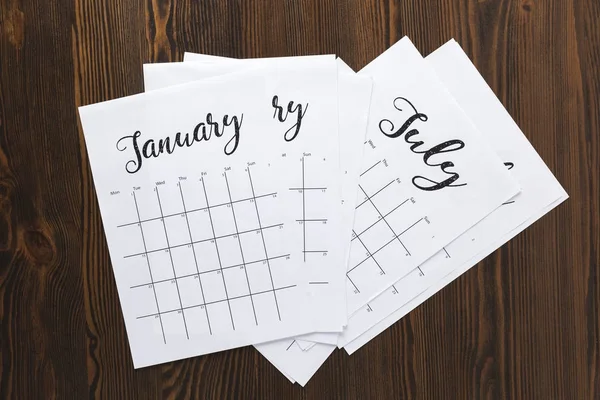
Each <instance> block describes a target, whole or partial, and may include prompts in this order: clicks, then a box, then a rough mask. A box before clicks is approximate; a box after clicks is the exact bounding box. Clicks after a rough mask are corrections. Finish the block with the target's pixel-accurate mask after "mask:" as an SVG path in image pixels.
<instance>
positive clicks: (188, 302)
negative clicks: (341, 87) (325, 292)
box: [80, 78, 319, 367]
mask: <svg viewBox="0 0 600 400" xmlns="http://www.w3.org/2000/svg"><path fill="white" fill-rule="evenodd" d="M265 88H266V84H265V80H264V79H260V78H256V79H228V80H220V81H214V82H208V83H198V84H191V85H189V86H187V87H186V89H185V90H181V89H180V88H176V89H172V90H171V89H166V90H164V91H156V92H151V93H147V94H142V95H136V96H132V97H129V98H124V99H119V100H115V101H111V102H106V103H100V104H96V105H92V106H87V107H82V108H80V117H81V121H82V126H83V130H84V134H85V138H86V144H87V148H88V153H89V156H90V162H91V166H92V172H93V176H94V183H95V185H96V190H97V194H98V200H99V204H100V208H101V212H102V216H103V223H104V228H105V232H106V237H107V241H108V244H109V248H110V253H111V259H112V263H113V269H114V273H115V277H116V281H117V286H118V289H119V296H120V299H121V304H122V309H123V314H124V318H125V322H126V326H127V331H128V336H129V341H130V346H131V351H132V355H133V359H134V364H135V365H136V367H142V366H146V365H152V364H156V363H160V362H165V361H170V360H174V359H179V358H183V357H188V356H191V355H198V354H204V353H210V352H214V351H219V350H223V349H226V348H232V347H239V346H243V345H247V344H252V343H258V342H265V341H269V340H274V339H278V338H282V337H289V336H293V335H298V334H303V333H307V332H312V331H314V330H315V329H318V328H319V327H318V326H314V324H313V315H312V314H313V313H311V312H310V310H309V309H307V308H306V307H302V305H303V304H306V302H307V301H308V299H309V294H308V284H307V282H305V281H303V280H301V279H300V278H299V275H298V273H297V272H298V269H297V268H296V267H295V265H297V264H295V263H294V262H293V259H292V257H291V254H290V252H289V247H287V246H286V243H285V240H284V238H285V237H286V234H285V229H287V228H288V227H287V226H286V224H285V221H284V217H283V215H284V213H283V212H281V207H280V206H279V204H280V201H279V200H280V196H282V194H281V188H282V187H284V186H285V183H282V182H283V177H281V176H279V175H278V173H277V168H275V167H274V165H273V164H271V162H270V161H269V156H268V155H269V154H273V153H274V152H275V151H274V149H277V146H278V145H279V143H280V142H282V141H283V140H281V138H279V136H278V134H279V133H280V130H281V129H280V127H279V126H278V125H274V124H273V121H272V119H271V114H272V111H271V107H272V105H271V98H270V97H269V96H268V95H267V91H266V90H265ZM207 93H210V95H207ZM269 126H275V127H276V129H274V130H273V131H269V129H268V127H269ZM275 153H278V151H277V152H275ZM298 165H299V168H300V165H301V160H300V159H298Z"/></svg>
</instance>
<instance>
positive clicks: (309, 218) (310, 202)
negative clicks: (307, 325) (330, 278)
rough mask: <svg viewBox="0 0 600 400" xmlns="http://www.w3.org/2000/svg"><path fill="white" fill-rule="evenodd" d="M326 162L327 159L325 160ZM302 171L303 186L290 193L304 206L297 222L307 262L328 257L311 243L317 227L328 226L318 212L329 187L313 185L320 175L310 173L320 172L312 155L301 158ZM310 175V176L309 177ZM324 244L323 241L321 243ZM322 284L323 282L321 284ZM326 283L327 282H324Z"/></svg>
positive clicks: (303, 255)
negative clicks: (312, 257) (299, 226)
mask: <svg viewBox="0 0 600 400" xmlns="http://www.w3.org/2000/svg"><path fill="white" fill-rule="evenodd" d="M323 161H325V159H323ZM311 162H312V163H313V164H314V165H313V166H312V168H309V167H308V164H309V163H311ZM300 169H301V178H302V179H301V184H300V185H297V186H295V187H291V188H289V190H290V191H293V192H296V193H298V194H299V195H301V199H300V202H301V204H302V211H301V212H302V214H301V218H298V219H296V222H297V223H298V224H300V225H301V226H302V257H303V260H304V262H306V257H307V255H314V254H320V255H327V252H328V250H327V249H324V248H322V247H312V246H313V245H314V244H313V243H314V242H318V241H313V243H310V244H308V243H309V242H310V238H311V236H312V237H317V235H316V229H314V228H315V225H317V224H318V225H324V224H327V218H323V217H322V215H319V211H320V210H319V211H315V210H318V209H319V207H318V205H319V203H320V200H321V199H319V198H318V194H324V193H326V192H327V186H325V185H320V184H313V179H318V175H317V174H316V173H315V174H309V172H308V171H318V161H317V159H316V157H313V156H312V155H311V154H310V153H305V154H304V155H303V156H302V158H300ZM309 175H310V176H309ZM321 242H322V241H321ZM319 283H321V282H319ZM323 283H326V282H323Z"/></svg>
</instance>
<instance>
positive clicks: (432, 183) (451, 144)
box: [379, 97, 466, 191]
mask: <svg viewBox="0 0 600 400" xmlns="http://www.w3.org/2000/svg"><path fill="white" fill-rule="evenodd" d="M398 102H402V103H405V104H408V105H409V106H410V107H411V108H412V110H413V111H414V114H413V115H411V116H410V117H409V118H408V119H407V120H406V121H405V122H404V124H402V126H401V127H400V128H399V129H397V130H395V127H394V123H393V122H392V121H390V120H389V119H383V120H381V121H380V122H379V130H380V131H381V133H383V134H384V135H385V136H387V137H389V138H398V137H400V136H402V135H403V134H404V141H405V142H406V143H408V144H410V145H411V146H410V150H411V151H412V152H413V153H415V154H423V162H424V163H425V164H426V165H428V166H430V167H440V169H441V170H442V171H443V172H444V173H445V174H447V175H450V177H449V178H447V179H445V180H443V181H441V182H438V181H436V180H433V179H429V178H426V177H424V176H420V175H417V176H415V177H413V178H412V183H413V185H415V186H416V187H417V188H419V189H421V190H426V191H433V190H440V189H443V188H445V187H459V186H465V185H466V183H455V182H456V181H457V180H458V179H459V178H460V176H459V174H458V173H457V172H453V171H449V170H448V168H451V167H454V163H453V162H451V161H444V162H441V163H433V162H431V161H430V159H431V157H432V156H434V155H436V154H440V153H450V152H453V151H458V150H460V149H462V148H463V147H465V143H464V142H463V141H461V140H458V139H453V140H447V141H445V142H443V143H440V144H438V145H435V146H433V147H431V148H430V149H429V150H419V148H421V146H423V145H424V142H423V141H420V140H415V139H416V138H414V136H416V135H418V134H419V131H418V130H417V129H411V130H409V131H408V132H407V130H408V128H409V127H410V126H411V125H412V124H413V123H414V122H415V121H417V120H418V121H421V122H427V120H428V117H427V115H425V114H423V113H420V112H418V111H417V109H416V108H415V106H413V104H412V103H411V102H410V101H408V100H407V99H405V98H404V97H396V98H395V99H394V108H395V109H396V110H398V111H402V108H400V106H399V105H398V104H397V103H398ZM384 125H388V127H389V129H385V126H384Z"/></svg>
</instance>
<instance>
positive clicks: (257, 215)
mask: <svg viewBox="0 0 600 400" xmlns="http://www.w3.org/2000/svg"><path fill="white" fill-rule="evenodd" d="M247 171H248V179H249V180H250V188H251V189H252V198H253V199H254V208H255V209H256V218H257V219H258V228H259V229H260V236H261V238H262V242H263V248H264V251H265V259H266V260H267V268H268V269H269V277H270V278H271V289H273V297H274V298H275V306H276V307H277V316H278V317H279V320H280V321H281V314H280V313H279V302H278V301H277V294H276V293H275V285H274V284H273V274H272V272H271V263H270V262H269V255H268V254H267V245H266V243H265V235H264V234H263V229H262V224H261V222H260V214H259V213H258V203H257V202H256V194H255V193H254V184H253V183H252V174H250V167H248V168H247Z"/></svg>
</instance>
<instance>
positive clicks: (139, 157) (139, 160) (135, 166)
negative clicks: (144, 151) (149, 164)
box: [117, 131, 142, 174]
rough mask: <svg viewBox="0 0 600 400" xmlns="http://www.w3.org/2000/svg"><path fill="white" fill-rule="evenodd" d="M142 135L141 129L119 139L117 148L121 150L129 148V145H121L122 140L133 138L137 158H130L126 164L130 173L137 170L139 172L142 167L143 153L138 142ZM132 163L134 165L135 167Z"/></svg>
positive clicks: (126, 168)
mask: <svg viewBox="0 0 600 400" xmlns="http://www.w3.org/2000/svg"><path fill="white" fill-rule="evenodd" d="M140 136H142V133H141V132H140V131H135V133H134V134H133V135H129V136H123V137H122V138H121V139H119V140H117V150H119V151H125V150H127V146H124V147H122V148H121V147H119V143H121V141H122V140H123V139H129V138H131V140H132V142H133V151H134V152H135V160H129V161H127V163H126V164H125V170H126V171H127V172H129V173H130V174H135V173H136V172H138V171H139V170H140V168H142V155H141V154H140V149H139V147H138V143H137V139H138V138H139V137H140ZM131 165H133V167H132V166H131Z"/></svg>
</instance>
